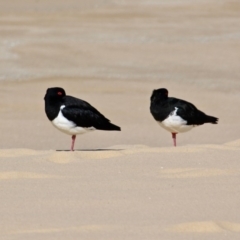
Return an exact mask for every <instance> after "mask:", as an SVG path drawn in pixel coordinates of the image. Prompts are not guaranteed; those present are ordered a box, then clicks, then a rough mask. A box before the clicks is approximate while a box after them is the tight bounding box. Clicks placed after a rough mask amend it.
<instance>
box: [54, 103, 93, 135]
mask: <svg viewBox="0 0 240 240" xmlns="http://www.w3.org/2000/svg"><path fill="white" fill-rule="evenodd" d="M64 107H65V105H63V106H61V108H60V111H59V113H58V115H57V117H56V118H55V119H54V120H53V121H52V124H53V126H54V127H56V128H57V129H58V130H60V131H62V132H64V133H66V134H69V135H77V134H83V133H87V132H89V131H92V130H95V128H94V127H89V128H84V127H78V126H77V125H76V124H75V123H74V122H72V121H69V120H68V119H67V118H65V117H64V116H63V114H62V109H63V108H64Z"/></svg>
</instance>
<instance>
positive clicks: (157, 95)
mask: <svg viewBox="0 0 240 240" xmlns="http://www.w3.org/2000/svg"><path fill="white" fill-rule="evenodd" d="M166 99H168V90H167V89H166V88H159V89H157V90H153V92H152V96H151V102H157V101H161V100H166Z"/></svg>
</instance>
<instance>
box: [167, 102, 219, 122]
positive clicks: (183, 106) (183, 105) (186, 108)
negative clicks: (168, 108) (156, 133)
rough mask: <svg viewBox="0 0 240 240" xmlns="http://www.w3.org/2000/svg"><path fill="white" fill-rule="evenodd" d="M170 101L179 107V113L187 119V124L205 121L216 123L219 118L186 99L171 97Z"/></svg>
mask: <svg viewBox="0 0 240 240" xmlns="http://www.w3.org/2000/svg"><path fill="white" fill-rule="evenodd" d="M169 103H170V104H172V105H173V106H174V108H175V107H177V108H178V110H177V115H179V116H180V117H181V118H183V119H184V120H186V121H187V125H202V124H204V123H214V124H216V123H217V121H218V119H217V118H215V117H212V116H208V115H206V114H205V113H204V112H202V111H200V110H198V109H197V108H196V107H195V106H194V105H193V104H192V103H189V102H187V101H184V100H180V99H176V98H169Z"/></svg>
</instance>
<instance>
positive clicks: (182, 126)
mask: <svg viewBox="0 0 240 240" xmlns="http://www.w3.org/2000/svg"><path fill="white" fill-rule="evenodd" d="M177 110H178V108H177V107H175V110H174V111H172V112H171V113H170V114H169V115H168V117H167V118H166V119H164V121H162V122H158V123H159V125H160V126H161V127H163V128H164V129H166V130H167V131H169V132H172V133H181V132H187V131H189V130H191V129H192V128H193V127H194V125H187V121H186V120H184V119H182V118H181V117H180V116H178V115H177Z"/></svg>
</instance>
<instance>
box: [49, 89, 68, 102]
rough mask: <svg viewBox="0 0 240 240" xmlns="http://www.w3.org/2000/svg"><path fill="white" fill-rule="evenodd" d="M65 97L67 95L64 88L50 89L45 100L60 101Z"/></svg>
mask: <svg viewBox="0 0 240 240" xmlns="http://www.w3.org/2000/svg"><path fill="white" fill-rule="evenodd" d="M65 96H66V93H65V91H64V89H63V88H60V87H54V88H48V89H47V92H46V94H45V97H44V100H45V101H47V100H50V101H60V100H61V99H62V98H63V97H65Z"/></svg>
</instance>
